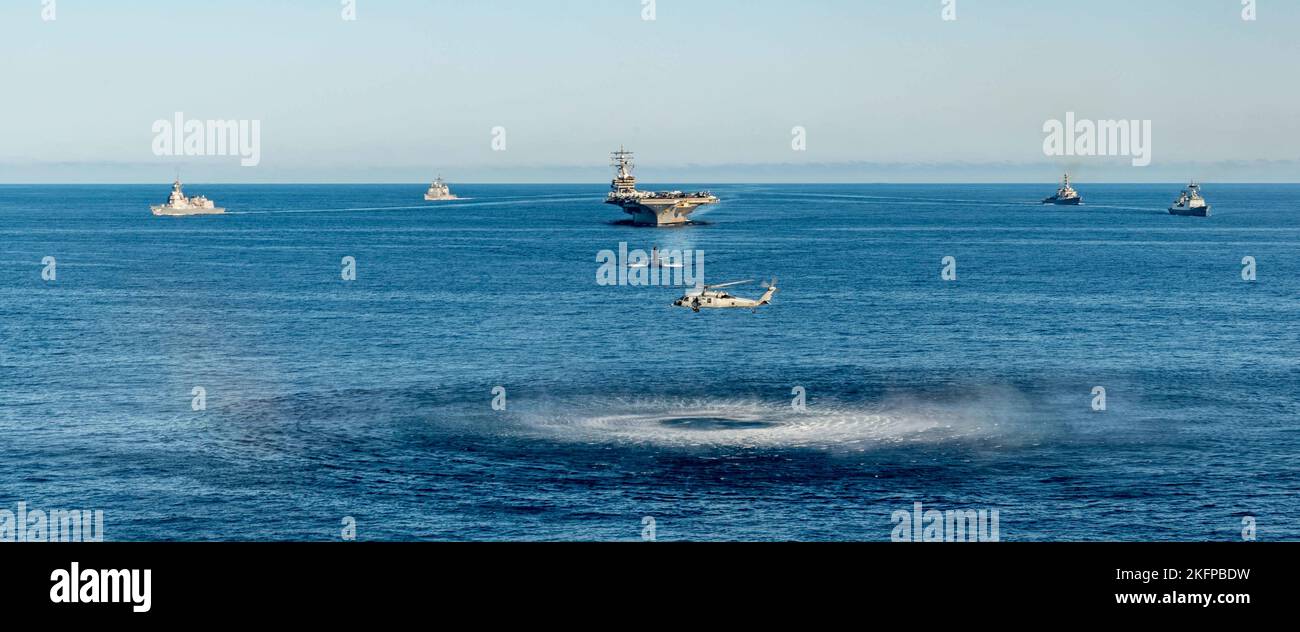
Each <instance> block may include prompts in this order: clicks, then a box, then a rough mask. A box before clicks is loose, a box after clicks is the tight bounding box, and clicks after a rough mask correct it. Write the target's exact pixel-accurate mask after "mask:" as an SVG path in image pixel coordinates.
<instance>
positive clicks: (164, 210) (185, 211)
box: [149, 206, 226, 217]
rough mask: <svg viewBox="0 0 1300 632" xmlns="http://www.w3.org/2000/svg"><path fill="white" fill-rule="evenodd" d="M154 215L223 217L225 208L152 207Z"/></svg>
mask: <svg viewBox="0 0 1300 632" xmlns="http://www.w3.org/2000/svg"><path fill="white" fill-rule="evenodd" d="M149 209H150V210H152V211H153V214H154V215H159V216H163V217H185V216H187V215H223V214H225V212H226V209H224V208H171V207H168V206H150V207H149Z"/></svg>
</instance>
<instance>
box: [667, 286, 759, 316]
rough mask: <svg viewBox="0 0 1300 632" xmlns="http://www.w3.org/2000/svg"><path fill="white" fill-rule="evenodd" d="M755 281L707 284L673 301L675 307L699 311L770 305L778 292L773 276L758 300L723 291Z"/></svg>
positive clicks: (755, 307) (754, 307)
mask: <svg viewBox="0 0 1300 632" xmlns="http://www.w3.org/2000/svg"><path fill="white" fill-rule="evenodd" d="M753 282H754V281H753V280H752V279H751V280H748V281H732V282H731V283H720V284H718V285H706V286H704V287H703V288H702V289H698V290H692V291H690V292H687V293H686V295H685V296H682V297H681V298H679V299H677V300H675V301H673V307H689V308H691V311H694V312H696V313H699V311H700V310H701V309H720V308H727V307H743V308H750V309H753V310H754V311H758V308H759V307H762V306H764V305H768V304H770V303H771V302H772V295H773V294H776V279H775V278H773V279H772V281H771V282H770V283H765V284H764V285H766V286H767V291H766V292H764V293H763V296H761V297H759V298H758V300H754V299H751V298H741V297H738V296H732V295H730V294H727V293H726V292H723V291H722V288H724V287H732V286H735V285H744V284H746V283H753Z"/></svg>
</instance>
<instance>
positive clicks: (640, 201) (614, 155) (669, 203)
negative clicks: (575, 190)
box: [605, 147, 718, 226]
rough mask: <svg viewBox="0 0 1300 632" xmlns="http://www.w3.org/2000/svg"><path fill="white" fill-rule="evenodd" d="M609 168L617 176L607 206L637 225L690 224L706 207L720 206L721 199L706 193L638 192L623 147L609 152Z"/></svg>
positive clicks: (627, 156) (627, 152) (607, 199)
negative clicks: (620, 212)
mask: <svg viewBox="0 0 1300 632" xmlns="http://www.w3.org/2000/svg"><path fill="white" fill-rule="evenodd" d="M610 159H611V163H610V166H612V167H614V169H615V172H616V175H615V176H614V181H613V182H612V183H611V184H610V185H609V189H610V190H609V195H607V196H605V203H606V204H613V205H615V206H618V207H620V208H622V209H623V212H624V213H627V214H628V215H631V216H632V223H633V224H635V225H637V226H680V225H682V224H689V223H690V221H691V220H689V219H687V216H688V215H690V214H691V213H693V212H694V211H695V209H697V208H699V207H701V206H704V205H705V204H717V203H718V198H717V197H715V196H713V195H712V194H710V193H708V192H707V191H706V192H699V193H683V192H681V191H638V190H636V178H635V177H633V176H632V152H630V151H626V150H624V149H623V148H622V147H620V148H619V150H618V151H615V152H611V153H610Z"/></svg>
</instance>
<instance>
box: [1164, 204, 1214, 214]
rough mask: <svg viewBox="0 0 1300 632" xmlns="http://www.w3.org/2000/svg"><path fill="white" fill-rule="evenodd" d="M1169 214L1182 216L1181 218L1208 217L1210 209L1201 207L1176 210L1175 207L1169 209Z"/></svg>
mask: <svg viewBox="0 0 1300 632" xmlns="http://www.w3.org/2000/svg"><path fill="white" fill-rule="evenodd" d="M1169 214H1170V215H1182V216H1183V217H1209V216H1210V207H1209V206H1202V207H1200V208H1178V207H1176V206H1171V207H1170V208H1169Z"/></svg>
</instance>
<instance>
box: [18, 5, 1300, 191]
mask: <svg viewBox="0 0 1300 632" xmlns="http://www.w3.org/2000/svg"><path fill="white" fill-rule="evenodd" d="M1258 2H1259V6H1258V19H1257V20H1256V21H1254V22H1246V21H1243V20H1242V19H1241V3H1240V0H1141V1H1133V0H1087V1H1084V0H1077V1H1074V0H956V6H957V16H958V19H957V20H956V21H955V22H945V21H943V20H941V19H940V12H941V8H942V3H941V1H940V0H854V1H851V0H804V1H800V2H793V1H786V0H780V1H778V0H658V2H657V3H656V13H657V19H656V20H655V21H652V22H648V21H643V20H642V19H641V13H642V3H641V0H544V1H543V0H472V1H471V0H458V1H451V0H444V1H439V0H423V1H417V0H356V6H357V16H358V19H357V20H356V21H355V22H347V21H344V20H342V19H341V17H340V13H341V11H342V6H341V4H340V1H339V0H276V1H269V0H186V1H184V2H180V1H167V0H120V1H111V2H110V1H106V0H57V4H56V9H57V19H56V20H55V21H53V22H44V21H42V20H41V9H42V7H41V4H42V3H41V0H6V1H5V2H4V3H3V4H0V57H2V58H3V59H2V60H0V85H3V86H4V90H3V93H2V94H3V99H4V109H3V111H2V114H0V182H48V181H67V182H158V181H166V180H168V179H170V177H171V176H172V174H173V172H174V171H175V168H176V167H177V166H181V167H182V168H183V170H184V172H185V174H186V176H187V179H189V180H194V181H208V182H215V181H245V182H267V181H270V182H275V181H280V182H329V181H345V182H346V181H352V182H358V181H363V182H416V181H422V180H427V179H430V178H431V177H432V176H433V175H436V173H437V172H441V173H442V174H443V175H444V176H446V177H448V179H450V180H452V181H460V182H474V181H477V182H491V181H541V180H562V181H568V182H574V181H590V182H598V181H602V180H605V179H607V178H608V175H609V173H608V169H607V167H606V166H605V163H606V160H607V153H608V152H609V151H610V150H611V149H614V148H617V146H618V145H619V144H625V145H627V146H628V147H629V148H632V149H635V150H636V151H637V153H638V155H639V157H640V165H641V172H640V173H641V175H642V176H643V177H644V178H646V179H650V180H656V179H657V180H679V181H687V180H711V181H753V180H768V179H775V180H797V181H818V180H823V179H831V180H849V181H908V180H921V181H958V182H960V181H990V180H992V181H996V180H1005V181H1036V180H1044V179H1045V180H1049V181H1050V180H1052V179H1053V178H1055V177H1057V176H1058V175H1059V171H1061V170H1062V169H1063V168H1070V169H1072V170H1075V171H1078V172H1081V173H1082V175H1081V177H1082V178H1084V179H1088V176H1091V179H1092V180H1111V181H1150V180H1160V181H1172V180H1182V179H1185V177H1184V175H1188V176H1190V175H1194V176H1196V177H1199V178H1201V179H1204V180H1208V181H1214V180H1220V181H1222V180H1251V179H1259V180H1272V181H1300V169H1298V168H1297V166H1298V165H1300V84H1298V83H1297V82H1296V81H1295V77H1296V75H1297V68H1298V67H1300V36H1297V33H1300V2H1296V1H1295V0H1258ZM177 111H183V112H184V113H185V114H186V116H187V117H189V118H196V119H258V120H260V121H261V125H262V139H261V140H262V142H261V145H262V147H261V154H262V162H261V164H260V165H259V166H257V167H252V168H241V167H239V166H238V160H237V159H235V158H228V157H215V158H157V157H155V156H153V154H152V153H151V149H150V148H151V141H152V139H153V133H152V132H151V130H150V126H151V124H152V123H153V121H155V120H157V119H169V118H171V117H172V115H173V113H174V112H177ZM1066 111H1074V112H1076V113H1077V114H1078V115H1079V116H1080V117H1082V118H1090V119H1111V118H1125V119H1150V120H1151V121H1152V123H1153V131H1154V137H1155V138H1154V143H1155V146H1154V152H1153V164H1152V166H1151V167H1148V168H1146V169H1145V170H1143V169H1134V168H1132V167H1129V166H1127V165H1128V162H1127V161H1126V160H1120V161H1114V160H1111V161H1107V160H1105V159H1087V160H1083V159H1077V158H1075V159H1070V161H1068V162H1067V161H1066V159H1057V158H1048V157H1046V156H1044V155H1043V153H1042V140H1043V132H1042V129H1041V128H1042V125H1043V122H1044V121H1046V120H1047V119H1050V118H1063V117H1064V114H1065V112H1066ZM796 125H801V126H804V127H805V128H806V129H807V130H808V151H806V152H794V151H792V150H791V148H790V138H791V136H790V130H791V128H792V127H794V126H796ZM494 126H503V127H505V128H506V130H507V142H508V146H507V147H508V148H507V151H505V152H493V151H492V150H491V146H490V141H491V136H490V131H491V129H492V128H493V127H494ZM1252 161H1275V162H1271V163H1254V162H1252ZM1189 163H1195V164H1189ZM692 165H697V166H695V167H693V166H692ZM1193 170H1194V171H1197V173H1194V174H1186V172H1187V171H1193Z"/></svg>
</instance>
